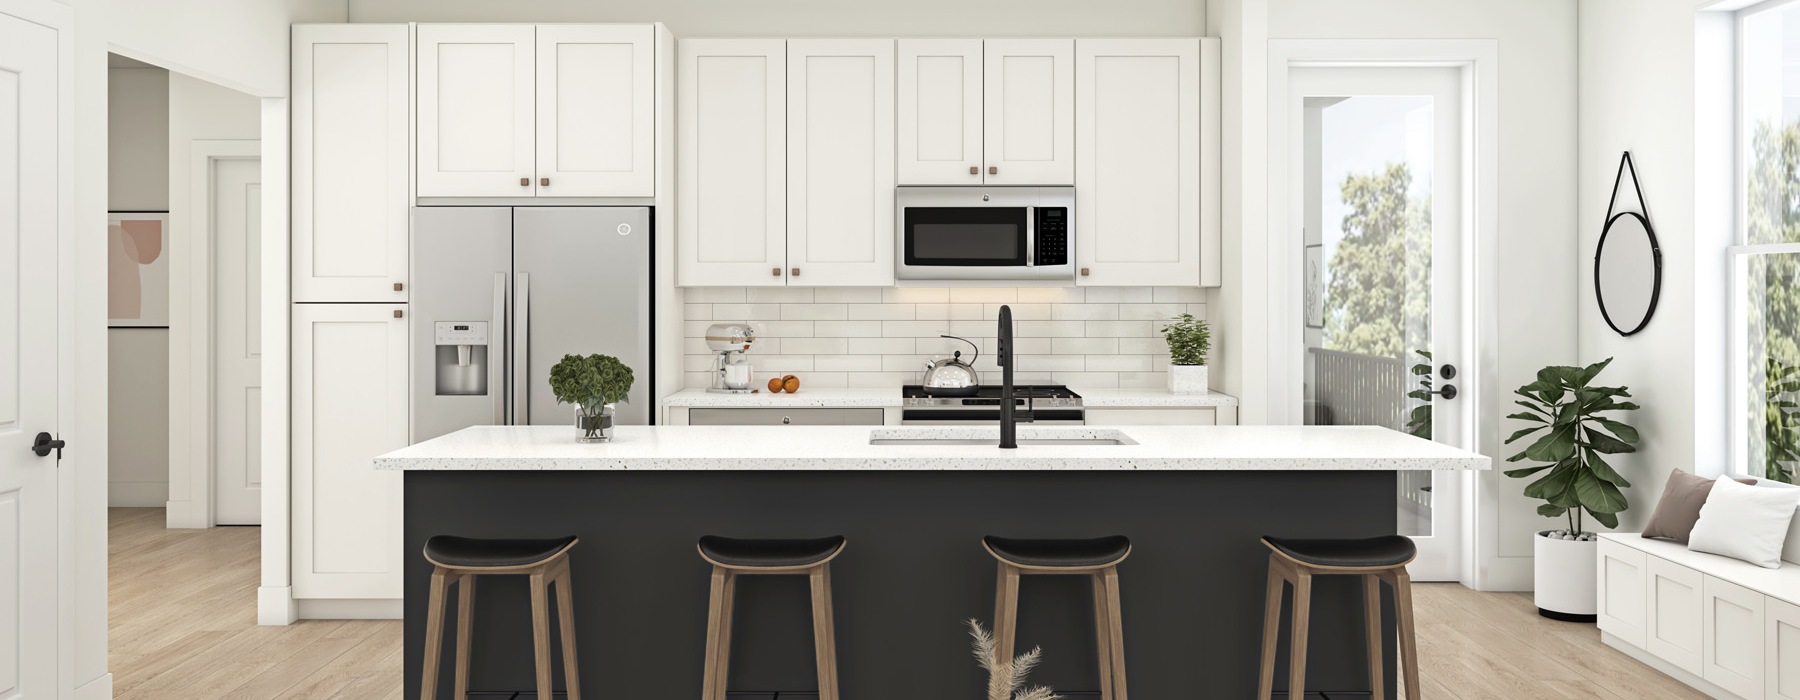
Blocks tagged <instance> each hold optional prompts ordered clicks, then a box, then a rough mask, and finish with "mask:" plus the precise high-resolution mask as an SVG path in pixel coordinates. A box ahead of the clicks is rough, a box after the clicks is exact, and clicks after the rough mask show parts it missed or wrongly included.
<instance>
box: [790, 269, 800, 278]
mask: <svg viewBox="0 0 1800 700" xmlns="http://www.w3.org/2000/svg"><path fill="white" fill-rule="evenodd" d="M788 274H789V275H791V276H794V277H799V276H800V268H798V267H796V268H794V269H792V270H790V271H788Z"/></svg>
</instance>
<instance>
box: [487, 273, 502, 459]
mask: <svg viewBox="0 0 1800 700" xmlns="http://www.w3.org/2000/svg"><path fill="white" fill-rule="evenodd" d="M489 323H490V324H491V325H489V326H488V328H490V329H491V330H490V331H489V333H488V349H489V350H490V351H491V352H489V353H488V354H489V357H488V393H489V394H491V395H493V397H494V425H506V273H504V272H496V273H494V317H493V319H492V320H490V321H489Z"/></svg>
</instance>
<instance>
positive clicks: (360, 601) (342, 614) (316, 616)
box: [294, 598, 405, 620]
mask: <svg viewBox="0 0 1800 700" xmlns="http://www.w3.org/2000/svg"><path fill="white" fill-rule="evenodd" d="M294 604H295V607H296V608H297V612H298V613H299V615H300V619H302V620H398V619H400V618H401V615H402V614H403V612H404V609H405V607H404V601H402V600H401V599H399V598H310V599H308V598H301V599H298V600H295V601H294Z"/></svg>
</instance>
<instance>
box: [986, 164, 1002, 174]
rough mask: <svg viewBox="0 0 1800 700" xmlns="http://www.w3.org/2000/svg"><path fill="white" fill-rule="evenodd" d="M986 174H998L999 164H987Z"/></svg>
mask: <svg viewBox="0 0 1800 700" xmlns="http://www.w3.org/2000/svg"><path fill="white" fill-rule="evenodd" d="M988 174H989V175H999V174H1000V166H998V165H990V166H988Z"/></svg>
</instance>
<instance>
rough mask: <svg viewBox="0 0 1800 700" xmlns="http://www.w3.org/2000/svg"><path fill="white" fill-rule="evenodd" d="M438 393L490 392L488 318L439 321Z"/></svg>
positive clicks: (471, 394) (477, 394)
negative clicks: (485, 319) (482, 319)
mask: <svg viewBox="0 0 1800 700" xmlns="http://www.w3.org/2000/svg"><path fill="white" fill-rule="evenodd" d="M435 330H436V334H435V335H436V337H437V353H436V355H437V395H438V396H486V395H487V393H488V324H487V322H486V321H439V322H438V323H437V324H436V326H435Z"/></svg>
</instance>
